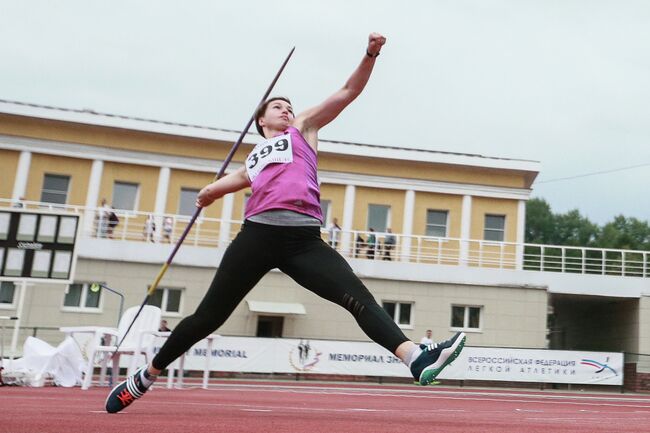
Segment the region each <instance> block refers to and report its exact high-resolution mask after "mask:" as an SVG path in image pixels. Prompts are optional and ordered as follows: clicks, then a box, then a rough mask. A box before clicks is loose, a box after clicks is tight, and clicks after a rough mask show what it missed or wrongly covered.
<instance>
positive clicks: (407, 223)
mask: <svg viewBox="0 0 650 433" xmlns="http://www.w3.org/2000/svg"><path fill="white" fill-rule="evenodd" d="M414 216H415V191H413V190H412V189H409V190H407V191H406V194H404V224H403V225H402V261H403V262H408V261H409V257H410V255H411V236H412V235H413V217H414Z"/></svg>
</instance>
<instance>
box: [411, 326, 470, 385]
mask: <svg viewBox="0 0 650 433" xmlns="http://www.w3.org/2000/svg"><path fill="white" fill-rule="evenodd" d="M465 339H466V336H465V333H464V332H457V333H456V335H454V336H453V337H451V338H450V339H449V340H446V341H443V342H440V343H437V344H429V345H424V344H420V349H422V353H420V356H418V357H417V358H416V359H415V361H413V363H412V364H411V374H413V377H414V378H415V380H417V381H419V382H420V385H429V384H430V383H432V382H433V381H435V379H436V377H438V375H439V374H440V372H441V371H442V369H443V368H445V367H446V366H448V365H449V364H451V363H452V362H453V361H454V359H456V358H457V357H458V355H460V352H461V351H462V350H463V347H464V346H465Z"/></svg>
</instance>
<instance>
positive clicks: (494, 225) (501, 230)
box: [483, 215, 506, 242]
mask: <svg viewBox="0 0 650 433" xmlns="http://www.w3.org/2000/svg"><path fill="white" fill-rule="evenodd" d="M505 227H506V216H505V215H485V230H484V232H483V239H485V240H486V241H497V242H503V240H504V239H505Z"/></svg>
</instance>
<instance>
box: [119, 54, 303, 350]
mask: <svg viewBox="0 0 650 433" xmlns="http://www.w3.org/2000/svg"><path fill="white" fill-rule="evenodd" d="M295 49H296V47H293V48H292V49H291V51H289V55H287V58H286V59H284V63H282V66H280V70H278V72H277V74H275V77H274V78H273V81H271V84H270V85H269V87H268V89H266V93H264V96H262V100H261V101H260V103H259V104H257V106H256V107H255V111H253V115H252V116H251V118H250V120H249V121H248V123H247V124H246V126H245V127H244V129H243V130H242V132H241V134H240V135H239V138H238V139H237V141H236V142H235V144H234V145H233V146H232V149H230V153H228V156H226V159H225V160H224V161H223V165H222V166H221V169H220V170H219V172H218V173H217V175H216V176H215V178H214V179H215V180H217V179H220V178H221V177H223V175H224V174H225V172H226V168H227V167H228V164H229V163H230V160H231V159H232V157H233V155H234V154H235V152H237V149H238V148H239V145H240V144H241V142H242V141H243V140H244V136H245V135H246V133H247V132H248V129H249V128H250V127H251V125H252V124H253V122H254V121H255V114H256V113H257V109H258V108H259V107H260V106H261V105H262V104H264V102H265V101H266V98H268V97H269V94H270V93H271V91H272V90H273V87H274V86H275V83H276V82H277V81H278V78H280V74H282V71H283V70H284V67H285V66H287V63H289V59H290V58H291V55H292V54H293V51H294V50H295ZM202 209H203V208H202V207H199V206H197V207H196V210H195V211H194V215H192V218H191V219H190V222H189V223H188V224H187V227H185V230H183V234H182V235H181V237H180V238H178V241H177V242H176V245H175V246H174V249H173V250H172V252H171V254H170V255H169V257H168V258H167V261H165V263H164V264H163V266H162V268H160V272H158V275H157V276H156V279H155V280H154V281H153V284H152V285H151V287H149V290H147V295H146V296H145V297H144V301H142V305H140V309H139V310H138V312H137V313H136V315H135V317H134V318H133V321H131V324H130V325H129V327H128V328H127V329H126V332H125V333H124V335H123V336H122V339H121V340H120V341H119V342H118V344H117V346H116V347H115V350H114V351H113V355H111V356H115V354H116V353H117V351H118V350H119V348H120V346H121V345H122V342H123V341H124V339H125V338H126V336H127V335H128V334H129V331H130V330H131V328H132V327H133V324H134V323H135V321H136V319H137V318H138V316H139V315H140V313H141V312H142V309H143V308H144V306H145V305H146V304H147V301H148V300H149V297H150V296H151V295H152V294H153V292H154V291H155V290H156V288H157V287H158V283H160V280H162V277H163V275H165V272H167V268H169V265H171V264H172V261H173V260H174V256H176V253H177V252H178V250H179V248H180V247H181V244H182V243H183V241H184V240H185V238H186V237H187V234H188V233H189V232H190V230H191V229H192V226H193V225H194V222H195V221H196V219H197V218H198V216H199V214H200V213H201V210H202Z"/></svg>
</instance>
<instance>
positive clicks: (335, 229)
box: [329, 218, 341, 249]
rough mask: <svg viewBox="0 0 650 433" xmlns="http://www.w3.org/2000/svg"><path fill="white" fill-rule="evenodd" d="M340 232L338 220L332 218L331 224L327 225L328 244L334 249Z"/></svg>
mask: <svg viewBox="0 0 650 433" xmlns="http://www.w3.org/2000/svg"><path fill="white" fill-rule="evenodd" d="M340 233H341V227H340V226H339V222H338V220H337V219H336V218H334V220H333V221H332V224H331V225H330V227H329V236H330V245H331V246H332V248H334V249H336V244H337V243H338V239H339V234H340Z"/></svg>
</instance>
